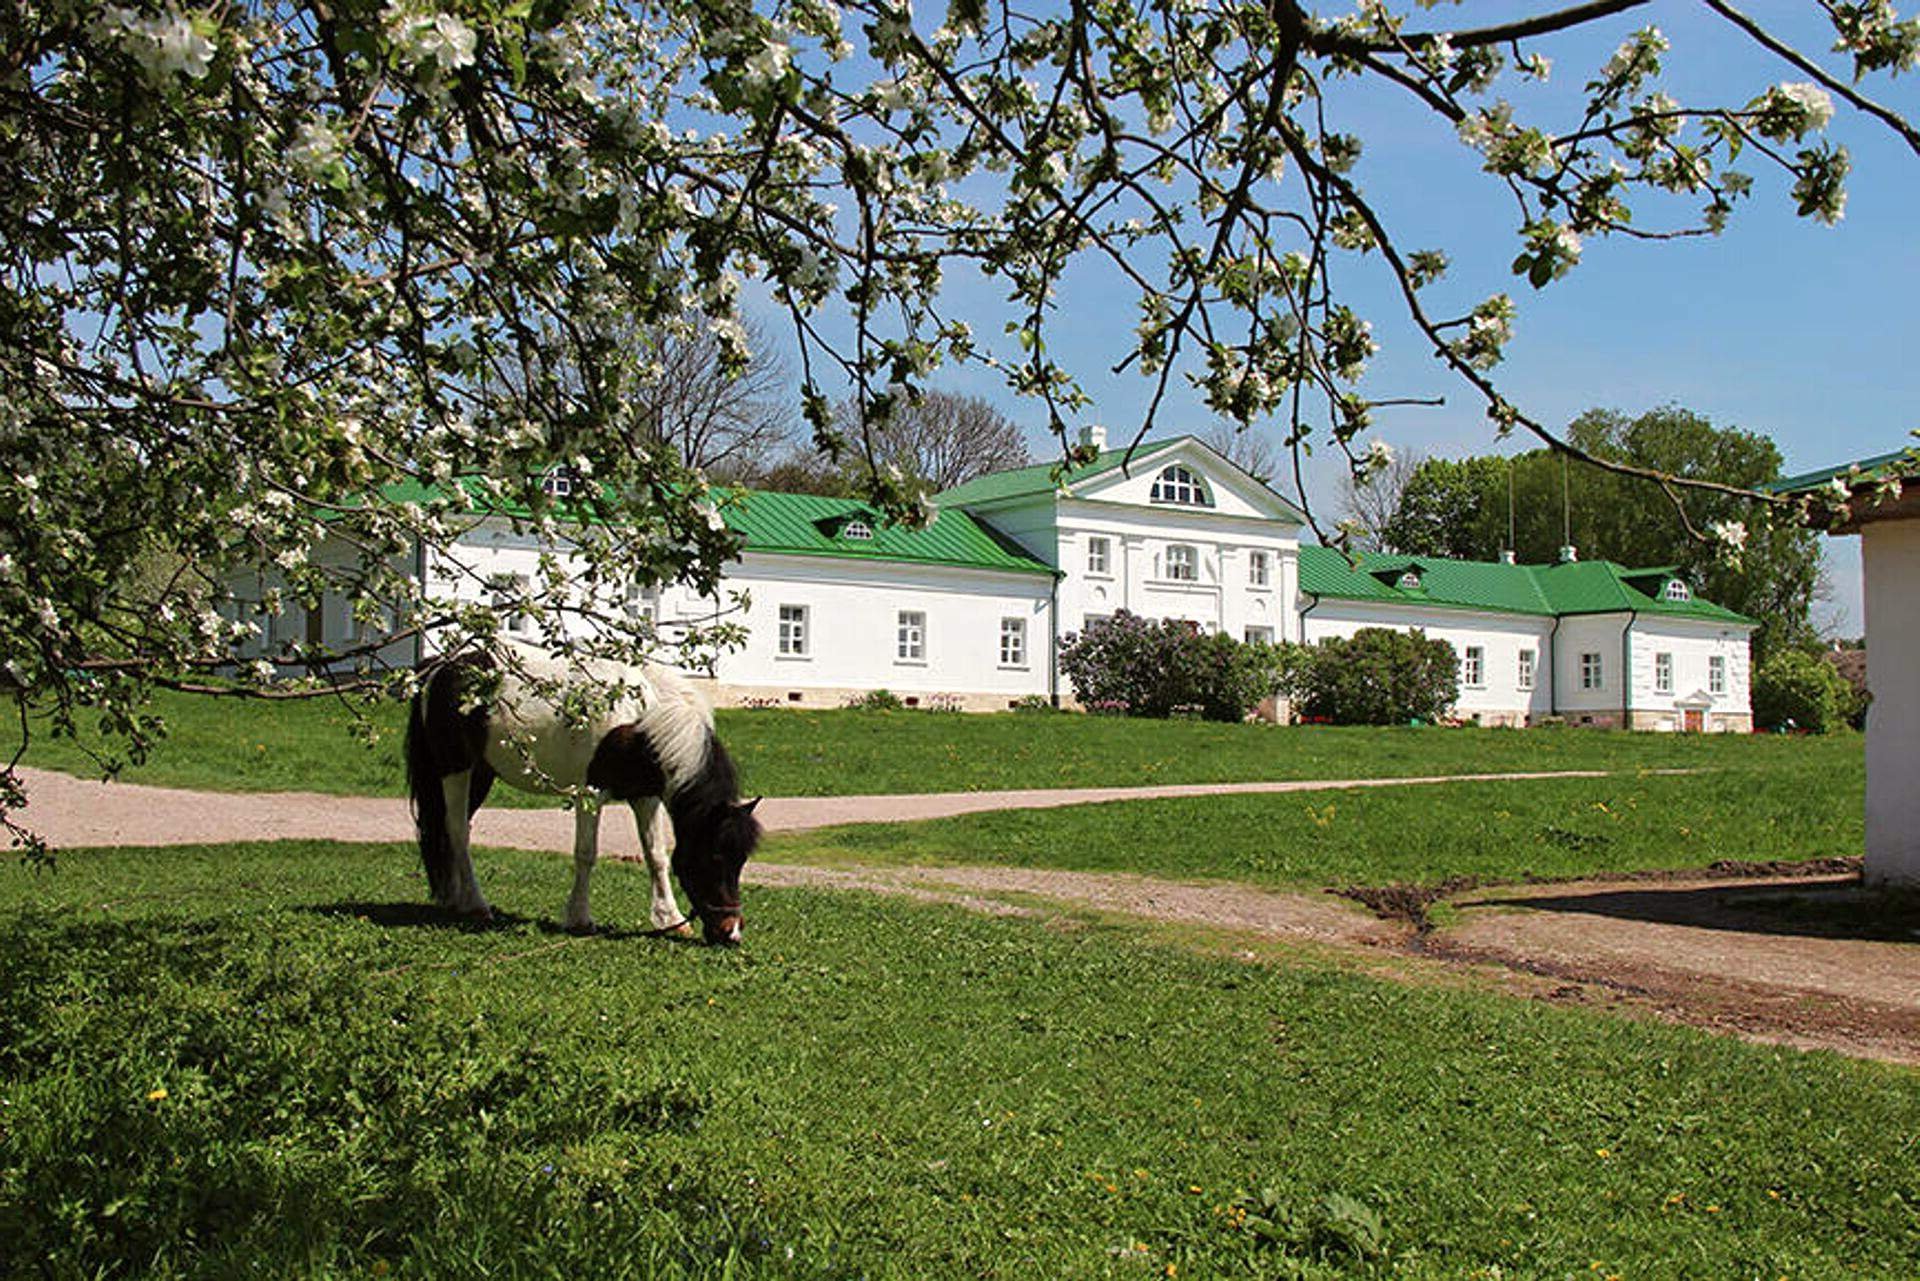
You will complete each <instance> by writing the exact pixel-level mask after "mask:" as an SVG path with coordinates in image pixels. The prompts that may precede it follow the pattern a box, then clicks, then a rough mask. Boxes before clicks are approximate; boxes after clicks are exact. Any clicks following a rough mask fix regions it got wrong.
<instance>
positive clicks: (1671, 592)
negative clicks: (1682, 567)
mask: <svg viewBox="0 0 1920 1281" xmlns="http://www.w3.org/2000/svg"><path fill="white" fill-rule="evenodd" d="M1660 595H1661V596H1663V597H1664V598H1666V599H1667V600H1676V601H1685V600H1692V599H1693V593H1692V592H1691V591H1689V590H1688V589H1687V585H1686V584H1685V583H1683V582H1681V581H1680V580H1679V579H1677V578H1669V579H1668V580H1667V585H1666V588H1665V589H1664V590H1663V591H1661V593H1660Z"/></svg>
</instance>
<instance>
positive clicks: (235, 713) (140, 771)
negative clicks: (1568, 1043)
mask: <svg viewBox="0 0 1920 1281" xmlns="http://www.w3.org/2000/svg"><path fill="white" fill-rule="evenodd" d="M155 709H156V710H157V711H158V712H159V714H160V715H161V716H162V717H163V718H164V719H165V721H166V723H167V725H168V727H169V730H170V733H169V736H168V738H166V739H165V740H163V741H162V742H161V743H160V745H159V746H158V747H157V748H156V750H155V752H154V754H153V756H152V758H151V759H150V760H148V761H147V762H146V763H144V764H142V765H139V766H134V767H130V768H128V769H127V770H126V771H125V772H124V773H123V775H122V777H124V778H127V779H129V780H131V781H136V782H144V783H156V784H166V785H171V786H176V787H196V788H208V789H213V790H220V791H286V790H304V791H317V792H328V793H334V794H341V795H390V796H397V795H400V794H401V790H402V786H403V784H402V777H401V769H400V756H399V749H400V731H401V728H402V725H403V711H402V709H401V708H399V707H396V706H392V705H378V706H375V707H374V708H372V709H371V710H370V711H369V713H368V720H367V722H366V724H367V726H368V727H370V728H371V730H372V731H373V737H374V740H375V741H374V743H373V745H372V746H371V747H369V746H365V745H362V744H361V743H360V742H358V741H356V739H355V737H354V736H353V735H352V734H351V733H350V729H351V727H352V726H353V725H354V722H355V717H354V713H353V712H352V711H351V710H350V709H349V708H347V707H346V706H345V705H343V704H342V703H340V702H339V701H338V700H335V699H331V698H324V699H316V700H313V701H310V702H308V701H302V702H286V703H274V704H259V703H239V702H233V701H229V700H215V699H208V698H194V697H190V696H186V695H167V694H162V695H161V696H160V697H159V698H158V699H157V700H156V702H155ZM718 723H719V727H720V732H721V735H722V737H723V738H724V739H725V740H726V743H727V746H728V748H729V750H731V751H732V753H733V754H734V756H735V757H736V758H737V759H738V760H739V761H740V764H741V768H742V773H743V777H744V782H745V786H746V787H747V789H748V791H749V792H750V793H754V794H760V793H764V794H766V795H770V796H831V795H855V794H860V793H897V792H945V791H976V790H991V789H998V788H1024V787H1088V786H1091V787H1100V786H1143V785H1147V784H1153V783H1211V782H1224V781H1238V780H1248V779H1292V778H1359V777H1385V776H1407V775H1421V774H1450V773H1492V772H1502V771H1515V770H1558V769H1627V770H1632V769H1654V768H1666V767H1679V768H1689V767H1713V768H1742V769H1744V768H1755V769H1760V768H1768V769H1770V768H1774V767H1776V766H1779V767H1797V766H1798V765H1800V764H1801V763H1804V762H1807V761H1814V762H1819V763H1821V764H1822V765H1823V766H1824V767H1826V768H1830V769H1835V770H1845V769H1851V770H1853V771H1855V772H1857V771H1858V770H1859V769H1860V758H1861V748H1860V741H1859V739H1858V738H1857V737H1854V736H1852V735H1842V736H1837V737H1834V738H1828V739H1809V738H1780V737H1774V736H1755V735H1739V736H1732V737H1726V736H1712V737H1706V736H1700V735H1672V734H1619V733H1607V732H1595V731H1584V730H1571V729H1568V730H1535V731H1524V732H1523V731H1515V730H1476V729H1367V728H1336V727H1331V726H1293V727H1278V726H1269V725H1218V724H1206V723H1202V722H1193V721H1171V722H1169V721H1136V720H1122V719H1116V718H1108V717H1088V716H1070V715H1057V716H1047V715H1016V714H1011V713H1008V714H1000V715H991V716H962V715H955V714H941V713H928V712H877V713H876V712H853V711H824V712H790V711H782V710H774V711H733V710H730V711H722V712H720V713H719V717H718ZM96 741H97V740H96ZM16 742H17V733H15V736H14V737H8V736H7V733H0V752H4V753H7V754H11V752H12V749H13V746H14V745H15V743H16ZM26 763H27V764H29V765H38V766H41V767H43V768H47V769H58V770H67V771H72V772H78V773H90V772H98V770H99V766H98V764H97V763H96V762H95V761H94V760H93V759H92V758H91V757H90V756H88V754H87V753H86V751H85V750H83V744H82V743H76V742H75V741H73V740H71V739H55V738H50V737H47V736H45V735H44V734H41V735H36V736H35V737H34V739H33V740H32V742H31V744H30V747H29V751H28V754H27V757H26ZM496 803H505V804H541V803H544V802H541V801H538V800H536V799H533V798H525V797H521V796H519V795H518V794H517V793H512V792H510V791H509V789H504V788H503V789H501V796H500V801H499V802H496Z"/></svg>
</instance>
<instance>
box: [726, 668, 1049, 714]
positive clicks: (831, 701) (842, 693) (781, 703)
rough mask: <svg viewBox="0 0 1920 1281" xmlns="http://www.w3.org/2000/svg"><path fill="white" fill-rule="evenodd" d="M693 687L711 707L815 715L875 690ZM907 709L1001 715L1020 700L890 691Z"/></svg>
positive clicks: (1003, 696) (1007, 696)
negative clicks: (799, 711)
mask: <svg viewBox="0 0 1920 1281" xmlns="http://www.w3.org/2000/svg"><path fill="white" fill-rule="evenodd" d="M693 683H694V684H695V685H696V686H697V687H698V688H699V690H700V692H701V693H703V694H705V695H706V696H707V701H708V702H709V703H711V704H712V705H713V706H715V707H765V708H775V707H792V708H799V709H802V710H809V711H819V710H820V709H822V708H830V707H846V706H848V705H850V704H852V703H854V702H857V701H858V700H860V699H862V698H865V697H866V696H867V695H868V694H871V693H873V692H874V689H875V688H878V687H877V686H876V687H866V688H860V689H855V688H851V687H846V688H838V687H833V686H778V685H729V684H725V683H723V682H720V681H716V680H713V679H711V678H710V677H694V678H693ZM891 693H892V694H893V696H894V697H895V698H898V699H899V700H900V701H901V702H902V703H904V704H906V705H907V706H908V707H911V708H914V709H916V710H920V711H949V712H1005V711H1009V710H1011V709H1012V708H1013V706H1014V705H1015V704H1017V703H1018V702H1020V700H1021V698H1022V697H1024V696H1023V695H1020V694H977V693H966V692H963V691H959V690H936V691H931V692H929V691H927V690H897V689H896V690H892V691H891Z"/></svg>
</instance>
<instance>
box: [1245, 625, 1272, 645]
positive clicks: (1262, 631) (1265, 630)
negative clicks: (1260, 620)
mask: <svg viewBox="0 0 1920 1281" xmlns="http://www.w3.org/2000/svg"><path fill="white" fill-rule="evenodd" d="M1242 635H1243V636H1244V637H1245V639H1246V642H1247V644H1249V645H1271V644H1273V628H1271V627H1249V628H1247V630H1246V631H1245V632H1244V633H1242Z"/></svg>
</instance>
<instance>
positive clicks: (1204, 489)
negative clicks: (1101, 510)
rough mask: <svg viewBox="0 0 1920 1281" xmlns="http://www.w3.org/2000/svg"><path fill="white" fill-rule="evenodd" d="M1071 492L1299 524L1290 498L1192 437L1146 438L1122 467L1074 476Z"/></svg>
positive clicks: (1200, 513) (1194, 512)
mask: <svg viewBox="0 0 1920 1281" xmlns="http://www.w3.org/2000/svg"><path fill="white" fill-rule="evenodd" d="M1066 492H1067V496H1068V497H1071V498H1079V499H1085V500H1087V501H1089V502H1101V503H1122V504H1126V505H1128V506H1139V507H1147V508H1152V509H1155V510H1160V511H1169V512H1181V513H1186V514H1190V515H1195V516H1205V515H1208V514H1218V515H1225V516H1240V517H1248V516H1252V517H1259V518H1263V519H1266V520H1278V521H1284V522H1285V523H1287V524H1289V525H1300V524H1302V523H1304V518H1303V517H1302V516H1301V514H1300V511H1299V509H1298V508H1296V507H1295V506H1294V505H1293V504H1292V503H1289V502H1288V501H1287V500H1286V499H1284V498H1282V497H1280V495H1279V494H1277V493H1275V492H1274V491H1273V490H1272V489H1270V488H1269V487H1268V486H1267V485H1265V484H1263V483H1262V482H1260V481H1259V480H1256V479H1255V478H1254V477H1252V476H1250V475H1248V474H1247V473H1246V472H1245V471H1242V470H1241V469H1240V468H1239V467H1237V466H1235V465H1234V464H1233V463H1231V462H1229V461H1227V460H1226V459H1225V458H1223V457H1221V456H1220V455H1219V454H1218V453H1216V452H1215V451H1214V450H1213V449H1211V448H1209V447H1208V446H1207V445H1206V444H1204V443H1203V442H1201V441H1200V440H1198V439H1196V438H1195V437H1192V436H1182V437H1178V438H1176V439H1174V440H1170V441H1164V442H1158V443H1153V442H1150V443H1147V444H1144V445H1142V446H1141V447H1140V448H1139V449H1137V450H1135V451H1134V453H1133V455H1132V456H1131V457H1129V458H1127V459H1126V460H1125V461H1124V462H1123V463H1121V464H1120V465H1118V466H1113V467H1108V468H1105V469H1103V470H1102V471H1100V472H1099V473H1098V474H1096V475H1091V476H1088V477H1086V478H1085V479H1083V480H1078V481H1071V482H1069V483H1068V485H1067V487H1066Z"/></svg>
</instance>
